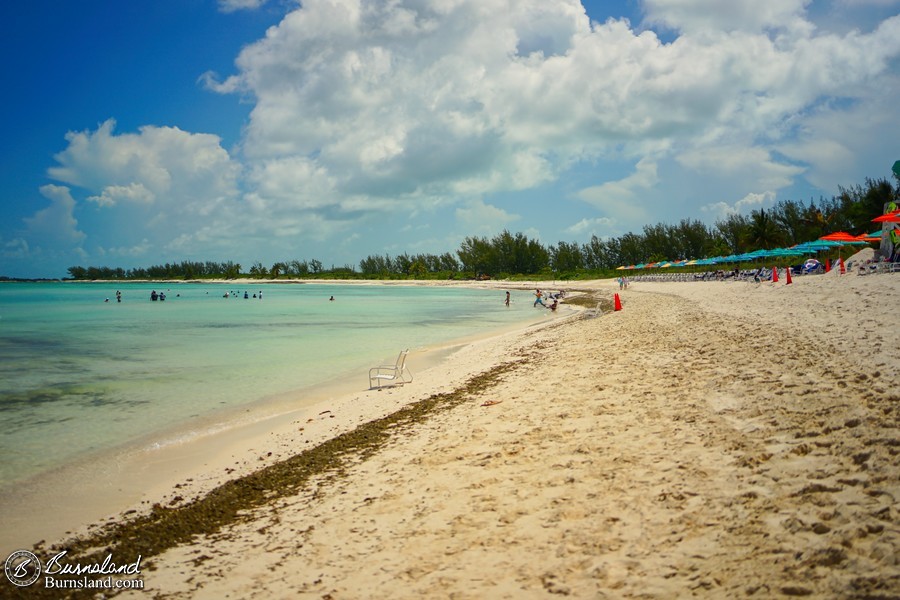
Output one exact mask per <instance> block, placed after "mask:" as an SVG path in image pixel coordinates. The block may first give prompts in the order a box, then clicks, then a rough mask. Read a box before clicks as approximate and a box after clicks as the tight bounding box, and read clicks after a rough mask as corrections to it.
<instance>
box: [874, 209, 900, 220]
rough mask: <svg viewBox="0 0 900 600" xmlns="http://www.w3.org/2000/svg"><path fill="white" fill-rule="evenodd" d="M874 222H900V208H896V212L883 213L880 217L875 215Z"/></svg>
mask: <svg viewBox="0 0 900 600" xmlns="http://www.w3.org/2000/svg"><path fill="white" fill-rule="evenodd" d="M872 222H873V223H900V210H895V211H894V212H889V213H887V214H884V215H881V216H880V217H875V218H874V219H872Z"/></svg>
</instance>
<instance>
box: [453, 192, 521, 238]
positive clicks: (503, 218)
mask: <svg viewBox="0 0 900 600" xmlns="http://www.w3.org/2000/svg"><path fill="white" fill-rule="evenodd" d="M520 218H521V217H519V215H514V214H511V213H508V212H507V211H505V210H503V209H502V208H498V207H496V206H493V205H491V204H485V203H484V201H483V200H472V201H470V202H468V203H467V204H466V205H464V206H461V207H459V208H457V209H456V219H457V221H459V222H460V223H462V224H463V225H465V226H466V228H467V229H468V230H469V231H474V232H477V233H479V234H489V233H496V232H497V231H499V230H500V229H502V228H503V227H505V226H506V225H508V224H509V223H512V222H514V221H517V220H519V219H520Z"/></svg>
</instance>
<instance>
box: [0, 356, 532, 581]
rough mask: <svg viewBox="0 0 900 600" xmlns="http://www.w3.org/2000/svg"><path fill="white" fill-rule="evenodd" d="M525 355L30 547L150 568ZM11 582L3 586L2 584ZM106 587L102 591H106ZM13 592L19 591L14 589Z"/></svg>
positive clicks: (334, 470) (454, 402) (403, 430)
mask: <svg viewBox="0 0 900 600" xmlns="http://www.w3.org/2000/svg"><path fill="white" fill-rule="evenodd" d="M527 362H528V361H527V359H519V360H517V361H514V362H507V363H503V364H500V365H498V366H496V367H494V368H492V369H490V370H488V371H485V372H483V373H480V374H478V375H475V376H473V377H472V378H471V379H469V380H468V381H467V382H466V383H465V384H463V385H462V386H461V387H459V388H457V389H456V390H453V391H452V392H446V393H440V394H434V395H432V396H429V397H428V398H425V399H423V400H420V401H418V402H415V403H413V404H410V405H408V406H406V407H404V408H402V409H400V410H398V411H397V412H395V413H392V414H390V415H387V416H385V417H382V418H380V419H377V420H375V421H370V422H368V423H365V424H363V425H360V426H359V427H357V428H356V429H354V430H352V431H349V432H347V433H344V434H342V435H339V436H337V437H335V438H332V439H330V440H328V441H326V442H323V443H322V444H320V445H318V446H316V447H315V448H312V449H310V450H307V451H304V452H302V453H301V454H297V455H295V456H292V457H291V458H288V459H286V460H284V461H281V462H278V463H276V464H273V465H271V466H268V467H265V468H263V469H260V470H259V471H256V472H254V473H251V474H249V475H246V476H244V477H241V478H238V479H234V480H231V481H227V482H225V483H223V484H222V485H220V486H219V487H217V488H215V489H213V490H212V491H210V492H209V493H208V494H206V495H205V496H202V497H199V498H196V499H194V500H191V501H189V502H187V503H185V504H181V505H179V506H163V505H161V504H155V505H154V506H153V508H152V510H151V511H150V512H149V513H148V514H144V515H139V516H135V517H133V518H130V519H128V520H125V521H120V522H116V523H112V524H109V525H106V526H104V527H103V528H101V529H100V530H98V531H96V532H94V533H92V534H90V535H88V536H86V537H81V538H75V539H72V540H68V541H67V542H65V543H64V544H61V545H58V546H53V547H51V548H50V549H49V550H47V549H45V548H42V547H40V546H35V552H36V553H37V554H38V555H39V556H41V558H42V559H43V560H46V559H47V558H49V557H50V556H53V555H55V554H56V553H58V552H60V551H62V550H67V551H68V554H67V555H66V559H67V561H68V562H74V561H76V560H77V561H78V562H80V563H84V564H87V563H93V562H102V561H103V559H104V558H105V557H106V556H107V555H108V554H110V553H113V554H114V555H115V556H116V557H118V558H120V559H123V560H134V559H135V558H136V557H137V556H138V555H140V556H141V557H142V561H143V562H142V568H144V569H147V568H148V567H149V568H151V569H152V561H151V560H149V559H151V558H152V557H153V556H156V555H159V554H161V553H162V552H164V551H166V550H168V549H170V548H173V547H175V546H178V545H180V544H185V543H189V542H191V540H192V539H193V538H194V537H195V536H203V535H209V534H213V533H215V532H217V531H220V530H221V529H222V528H223V527H226V526H228V525H230V524H233V523H239V522H242V521H246V520H248V519H250V518H252V517H251V516H250V514H251V513H252V511H253V510H254V509H256V508H259V507H261V506H264V505H266V504H269V503H271V502H273V501H275V500H277V499H279V498H285V497H290V496H294V495H296V494H298V493H299V492H300V491H301V490H302V489H303V487H304V486H305V485H306V484H307V483H308V482H309V481H310V480H311V479H312V478H313V477H317V476H322V475H324V476H327V477H341V476H343V475H344V474H345V473H346V469H347V467H349V466H351V465H353V464H357V463H358V462H360V461H362V460H365V459H366V458H368V457H370V456H372V455H373V454H374V453H376V452H378V451H379V450H380V449H382V448H384V447H385V446H386V444H387V443H388V442H389V441H390V440H391V439H392V438H393V437H394V436H398V435H401V434H407V433H409V432H411V431H412V428H413V427H414V426H415V425H416V424H418V423H422V422H425V421H427V420H428V419H429V418H430V417H431V416H433V415H435V414H438V413H439V412H441V411H445V410H449V409H452V408H454V407H455V406H458V405H460V404H462V403H463V402H465V401H467V400H469V399H471V398H472V397H473V396H475V395H477V394H479V393H480V392H483V391H485V390H487V389H490V388H491V387H493V386H494V385H496V384H497V383H498V382H499V381H500V380H501V377H502V375H504V374H505V373H507V372H509V371H511V370H514V369H515V368H517V367H518V366H520V365H521V364H524V363H527ZM10 588H11V586H10ZM10 588H7V587H6V586H3V587H0V595H2V596H5V595H6V594H7V593H11V594H12V595H11V596H9V597H20V598H24V597H28V598H59V597H60V591H61V590H47V589H44V588H43V586H40V584H38V585H36V586H33V587H31V588H17V589H10ZM111 591H112V590H104V593H105V595H106V596H109V595H111V594H110V592H111ZM19 594H21V595H19ZM91 595H92V592H91V591H90V590H83V591H71V593H70V594H69V596H67V597H69V598H82V597H90V596H91Z"/></svg>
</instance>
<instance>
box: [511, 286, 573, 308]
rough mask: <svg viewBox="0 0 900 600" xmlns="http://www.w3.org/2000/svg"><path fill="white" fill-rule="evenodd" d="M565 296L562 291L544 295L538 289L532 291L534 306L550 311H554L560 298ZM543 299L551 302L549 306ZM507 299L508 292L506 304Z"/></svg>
mask: <svg viewBox="0 0 900 600" xmlns="http://www.w3.org/2000/svg"><path fill="white" fill-rule="evenodd" d="M565 295H566V292H565V291H564V290H560V291H558V292H557V293H556V294H545V293H544V292H542V291H541V290H540V289H536V290H534V306H535V307H537V305H539V304H540V305H541V306H543V307H544V308H549V309H550V310H553V311H555V310H556V309H557V308H558V307H559V301H560V300H561V299H562V298H564V297H565ZM545 297H546V298H547V300H550V301H551V302H550V304H545V303H544V298H545ZM508 298H509V292H507V302H508ZM507 305H508V304H507Z"/></svg>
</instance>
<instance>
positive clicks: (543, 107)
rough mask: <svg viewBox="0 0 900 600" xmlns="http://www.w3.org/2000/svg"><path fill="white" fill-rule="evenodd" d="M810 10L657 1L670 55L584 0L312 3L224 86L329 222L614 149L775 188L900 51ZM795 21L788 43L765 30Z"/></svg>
mask: <svg viewBox="0 0 900 600" xmlns="http://www.w3.org/2000/svg"><path fill="white" fill-rule="evenodd" d="M726 4H727V6H726ZM807 4H808V0H789V1H787V2H785V1H784V0H763V1H759V0H753V1H750V0H735V1H734V2H728V3H725V4H723V3H720V2H717V3H710V2H709V1H708V0H706V1H701V0H647V2H645V4H644V6H645V8H646V10H647V16H648V18H649V19H651V20H658V21H662V22H665V23H667V24H670V25H672V26H677V27H679V28H681V29H683V30H684V31H685V33H684V34H683V35H682V36H680V37H678V38H677V39H676V40H675V41H674V42H673V43H670V44H664V43H662V42H661V41H660V40H659V39H658V38H657V37H656V35H655V34H654V33H653V32H652V31H644V32H643V33H640V34H637V33H636V32H635V31H633V30H632V29H631V28H630V26H629V24H628V23H627V22H626V21H615V20H610V21H608V22H606V23H604V24H598V25H595V27H594V28H593V29H592V27H591V25H590V24H589V22H588V20H587V17H586V15H585V14H584V11H583V8H582V7H581V5H580V3H578V2H575V1H574V0H555V1H548V0H519V1H517V2H510V1H509V0H479V1H478V2H475V1H474V0H458V1H456V2H452V3H450V2H448V3H440V4H422V3H420V2H415V1H413V0H397V1H395V2H390V3H375V2H361V1H359V0H328V1H326V0H310V1H307V2H304V3H303V5H302V7H301V8H299V9H297V10H295V11H293V12H291V13H290V14H288V15H287V16H286V17H285V18H284V20H283V21H282V22H281V23H280V24H279V25H278V26H277V27H273V28H271V29H270V30H269V31H268V32H267V34H266V37H265V39H263V40H260V41H258V42H257V43H255V44H252V45H251V46H249V47H247V48H246V49H245V50H244V51H243V52H242V53H241V55H240V56H239V58H238V60H237V65H238V67H239V72H238V73H237V74H236V75H234V76H232V77H229V78H228V79H227V80H226V81H225V82H224V83H222V84H217V85H219V88H218V89H220V90H222V91H235V90H241V91H243V92H246V93H249V94H250V95H252V96H253V97H254V98H255V99H256V106H255V108H254V110H253V112H252V115H251V120H250V123H249V124H248V127H247V130H246V131H247V136H246V139H245V142H244V145H243V150H244V153H245V155H246V156H247V157H248V158H249V160H250V162H251V164H252V165H254V166H253V167H252V169H253V170H254V171H255V170H257V169H258V168H259V167H258V165H259V164H264V165H266V167H265V168H266V169H269V168H271V165H272V164H274V163H273V162H272V161H275V162H278V161H282V160H286V161H288V163H292V162H295V161H308V162H309V163H310V165H309V166H308V167H305V168H307V169H309V170H310V171H313V172H315V173H316V174H317V178H321V179H322V180H325V181H327V182H328V187H329V190H330V193H329V194H323V195H318V196H317V197H316V200H315V202H318V203H320V205H322V206H320V208H324V205H331V206H334V207H338V206H345V205H347V204H353V205H354V206H355V207H357V208H360V209H363V208H364V207H365V206H368V207H369V208H370V209H372V210H383V209H386V208H392V207H394V206H396V205H397V204H398V203H400V204H401V205H403V204H405V205H406V206H408V207H410V210H412V209H413V208H414V207H415V206H417V205H419V204H420V203H421V202H423V201H425V200H424V199H426V198H430V199H436V198H437V199H439V198H442V197H443V198H447V199H453V198H458V197H471V196H473V195H483V194H487V193H492V192H498V191H512V190H522V189H529V188H532V187H535V186H537V185H541V184H544V183H547V182H552V181H554V180H556V179H557V178H558V177H559V176H560V174H562V173H564V172H565V170H566V169H567V168H569V167H570V166H571V165H572V164H574V163H575V162H577V161H581V160H585V159H597V158H602V157H604V156H607V155H609V154H611V153H613V154H617V155H621V156H627V157H631V158H633V159H634V160H638V159H640V158H641V157H643V156H647V155H648V154H650V155H654V154H655V155H657V156H659V157H662V156H666V155H669V156H671V155H673V154H674V153H675V152H681V153H684V154H685V158H684V159H683V160H682V164H683V165H684V166H685V167H688V168H695V166H703V165H710V164H711V161H710V160H709V159H708V158H704V156H705V155H706V156H709V157H712V156H714V155H716V154H718V153H721V152H723V151H730V150H732V148H730V147H729V145H732V146H733V147H734V148H735V149H737V150H738V151H739V152H747V153H749V154H748V155H752V156H765V159H764V160H763V163H762V165H760V166H759V167H755V168H753V169H752V171H753V174H754V176H756V175H760V176H762V178H763V185H764V187H765V188H766V189H780V188H782V187H784V186H785V185H787V184H788V183H789V182H790V181H791V180H792V179H793V178H795V177H797V176H798V175H799V174H801V173H802V169H801V168H798V167H796V166H795V165H790V164H781V163H780V162H779V161H778V160H776V159H774V158H772V154H771V151H770V147H769V146H768V144H769V143H770V141H771V142H775V141H778V140H784V139H787V138H790V137H791V136H792V135H793V134H794V133H795V129H794V128H795V127H796V124H797V120H796V118H797V117H798V116H802V115H803V113H804V111H806V110H808V109H809V108H810V107H813V106H815V105H816V104H817V103H818V102H820V101H821V99H822V98H827V97H829V96H833V95H843V94H846V93H847V91H848V90H854V89H859V87H860V85H859V84H860V83H861V82H865V81H870V80H872V79H873V78H876V77H877V76H878V74H879V73H882V72H883V71H884V70H885V69H886V68H887V65H888V62H887V61H888V59H889V58H890V57H895V56H897V54H898V53H900V42H898V41H897V40H900V35H897V36H896V38H897V39H893V38H892V37H891V36H892V35H893V34H894V33H895V28H896V27H895V25H893V24H886V25H885V26H884V27H883V28H882V29H880V30H879V31H877V32H874V33H872V34H861V33H859V32H853V33H851V34H848V35H846V36H843V37H839V36H835V35H828V34H825V33H823V34H816V32H815V31H814V29H813V28H812V27H811V26H810V24H809V22H808V21H806V20H804V14H805V8H806V5H807ZM785 23H789V24H791V27H792V35H790V36H781V35H776V34H772V33H771V32H770V31H769V30H770V29H771V28H776V29H779V28H781V26H782V25H784V24H785ZM748 164H750V163H743V166H744V167H746V166H747V165H748ZM654 183H655V182H654ZM622 185H625V186H626V188H627V186H628V185H634V183H633V182H632V183H629V182H623V183H622V184H619V189H618V190H617V191H616V190H613V189H612V188H614V187H615V186H614V185H608V186H606V187H605V188H603V189H604V192H605V193H606V195H607V197H610V198H613V199H615V200H616V201H618V200H617V199H620V198H626V201H627V198H628V197H629V196H628V194H625V193H624V192H626V191H627V189H626V188H622ZM643 189H647V186H644V188H643ZM257 193H258V195H259V196H260V197H261V198H262V197H270V198H277V197H279V195H280V194H279V193H274V194H273V195H272V196H268V195H267V194H266V193H264V192H263V191H262V190H258V191H257ZM589 195H590V194H589ZM348 197H349V198H351V200H349V201H348V200H347V199H346V198H348ZM297 201H298V200H297V199H296V198H294V199H292V200H290V201H289V202H291V203H295V202H297Z"/></svg>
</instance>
